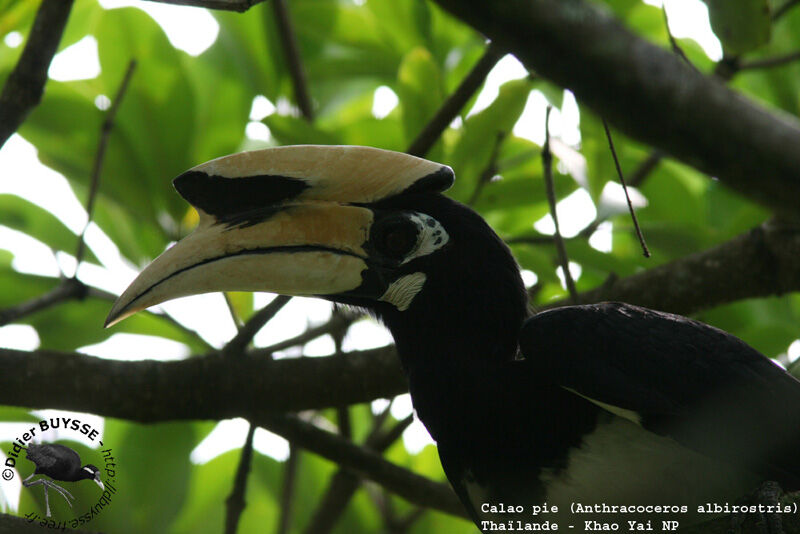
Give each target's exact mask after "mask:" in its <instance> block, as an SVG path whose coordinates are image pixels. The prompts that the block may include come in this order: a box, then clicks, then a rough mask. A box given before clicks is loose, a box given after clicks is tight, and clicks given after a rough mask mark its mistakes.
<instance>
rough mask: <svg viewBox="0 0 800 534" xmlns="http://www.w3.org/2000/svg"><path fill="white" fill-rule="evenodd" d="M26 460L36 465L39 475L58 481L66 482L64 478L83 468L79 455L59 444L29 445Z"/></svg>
mask: <svg viewBox="0 0 800 534" xmlns="http://www.w3.org/2000/svg"><path fill="white" fill-rule="evenodd" d="M25 458H27V459H28V460H30V461H32V462H33V463H34V464H36V472H37V473H42V474H45V475H47V476H49V477H51V478H54V479H58V480H65V478H62V477H69V476H71V475H72V474H73V473H74V472H76V471H77V470H78V469H80V467H81V458H80V456H79V455H78V453H77V452H75V451H73V450H72V449H70V448H69V447H67V446H65V445H60V444H58V443H48V444H45V445H29V446H28V450H27V451H26V453H25Z"/></svg>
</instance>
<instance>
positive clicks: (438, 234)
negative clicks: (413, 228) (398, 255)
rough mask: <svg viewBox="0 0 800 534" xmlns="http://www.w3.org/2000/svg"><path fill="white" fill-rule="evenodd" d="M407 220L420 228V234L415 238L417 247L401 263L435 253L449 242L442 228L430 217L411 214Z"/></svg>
mask: <svg viewBox="0 0 800 534" xmlns="http://www.w3.org/2000/svg"><path fill="white" fill-rule="evenodd" d="M409 218H410V219H411V220H412V221H414V223H415V224H416V225H417V227H419V228H420V233H419V237H418V238H417V246H416V247H414V250H412V251H411V252H410V253H409V254H408V256H406V258H405V259H404V260H403V262H402V263H406V262H409V261H411V260H413V259H414V258H419V257H420V256H427V255H428V254H431V253H432V252H436V251H437V250H439V249H440V248H442V247H443V246H445V245H446V244H447V242H448V241H449V240H450V236H449V235H448V234H447V231H446V230H445V229H444V226H442V224H441V223H440V222H439V221H437V220H436V219H434V218H433V217H431V216H430V215H425V214H424V213H411V214H410V215H409ZM402 263H401V265H402Z"/></svg>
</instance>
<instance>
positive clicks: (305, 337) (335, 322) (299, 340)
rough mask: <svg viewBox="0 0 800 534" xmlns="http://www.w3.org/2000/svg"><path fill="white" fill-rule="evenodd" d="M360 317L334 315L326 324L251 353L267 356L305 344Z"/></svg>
mask: <svg viewBox="0 0 800 534" xmlns="http://www.w3.org/2000/svg"><path fill="white" fill-rule="evenodd" d="M358 318H360V316H358V315H344V314H342V315H333V316H332V317H331V319H330V320H329V321H328V322H327V323H325V324H321V325H319V326H315V327H313V328H309V329H308V330H306V331H305V332H303V333H302V334H299V335H297V336H295V337H292V338H289V339H284V340H283V341H279V342H277V343H275V344H274V345H270V346H269V347H264V348H259V349H254V350H253V351H251V354H252V355H253V356H266V355H269V354H272V353H273V352H278V351H280V350H285V349H288V348H290V347H297V346H299V345H305V344H306V343H308V342H309V341H311V340H314V339H316V338H318V337H322V336H325V335H328V334H333V333H335V332H337V331H339V330H343V329H347V328H348V327H349V326H350V325H351V324H352V323H354V322H355V321H356V319H358Z"/></svg>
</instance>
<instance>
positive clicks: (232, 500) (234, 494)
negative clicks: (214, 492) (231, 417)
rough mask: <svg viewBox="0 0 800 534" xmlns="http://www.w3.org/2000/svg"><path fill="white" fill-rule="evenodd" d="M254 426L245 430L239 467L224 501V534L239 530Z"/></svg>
mask: <svg viewBox="0 0 800 534" xmlns="http://www.w3.org/2000/svg"><path fill="white" fill-rule="evenodd" d="M255 432H256V426H255V425H253V424H252V423H251V424H250V428H248V429H247V437H246V438H245V440H244V445H243V446H242V454H241V456H240V457H239V465H238V466H237V468H236V477H235V478H234V480H233V489H232V490H231V494H230V495H228V498H227V499H226V500H225V534H236V530H237V529H238V528H239V518H240V517H241V516H242V512H244V508H245V505H246V502H245V500H244V495H245V492H246V490H247V475H249V474H250V465H251V464H252V460H253V436H254V435H255Z"/></svg>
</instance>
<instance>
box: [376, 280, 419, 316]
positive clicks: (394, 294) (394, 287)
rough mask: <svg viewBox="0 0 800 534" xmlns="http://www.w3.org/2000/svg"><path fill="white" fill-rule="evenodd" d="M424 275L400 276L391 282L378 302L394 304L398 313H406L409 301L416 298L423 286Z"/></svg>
mask: <svg viewBox="0 0 800 534" xmlns="http://www.w3.org/2000/svg"><path fill="white" fill-rule="evenodd" d="M426 278H427V277H426V276H425V273H413V274H407V275H405V276H401V277H400V278H398V279H397V280H395V281H394V282H392V283H391V284H390V285H389V287H388V288H387V289H386V292H385V293H384V294H383V296H381V298H379V299H378V300H382V301H383V302H388V303H390V304H394V306H395V308H397V309H398V310H400V311H406V310H407V309H408V307H409V306H410V305H411V301H412V300H414V297H416V296H417V293H419V291H420V289H422V286H423V285H425V279H426Z"/></svg>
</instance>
